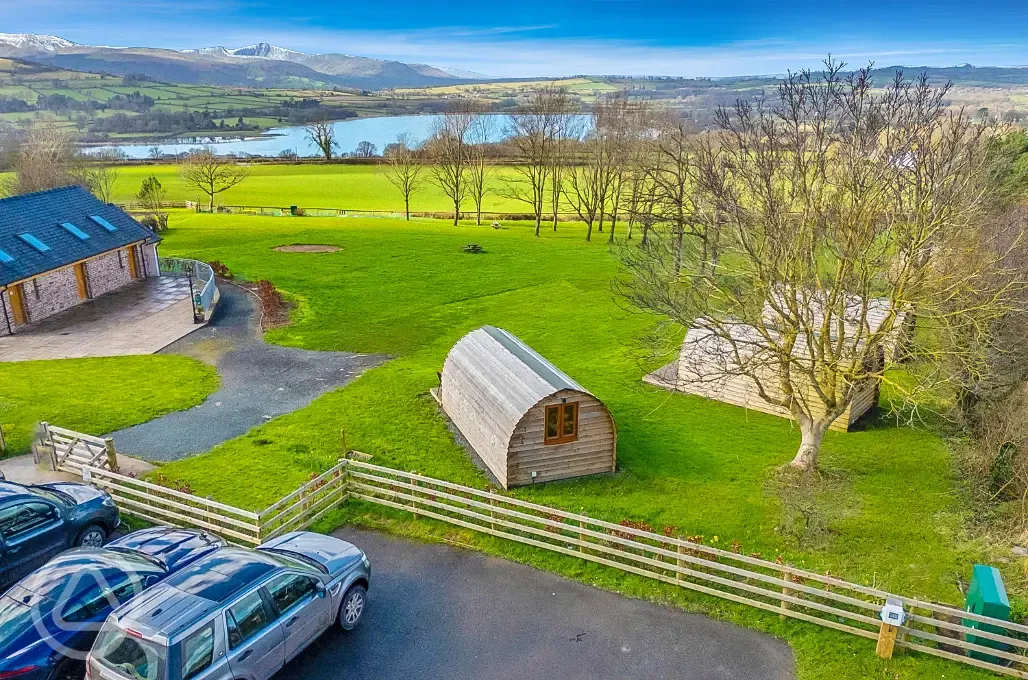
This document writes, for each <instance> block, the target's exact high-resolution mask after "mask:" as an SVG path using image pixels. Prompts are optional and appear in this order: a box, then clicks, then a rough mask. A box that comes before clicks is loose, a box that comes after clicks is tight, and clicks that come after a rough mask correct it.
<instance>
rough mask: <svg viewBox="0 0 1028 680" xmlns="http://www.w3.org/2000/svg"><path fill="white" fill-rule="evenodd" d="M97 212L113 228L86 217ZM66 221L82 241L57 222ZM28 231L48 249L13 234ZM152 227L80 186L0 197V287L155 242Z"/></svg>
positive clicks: (155, 236)
mask: <svg viewBox="0 0 1028 680" xmlns="http://www.w3.org/2000/svg"><path fill="white" fill-rule="evenodd" d="M90 215H97V216H99V217H101V218H103V219H104V220H106V221H107V222H108V223H110V224H111V225H113V226H114V227H116V231H113V232H110V231H108V230H107V229H105V228H104V227H102V226H101V225H99V224H97V223H96V222H94V221H93V220H91V219H90ZM62 222H70V223H71V224H74V225H75V226H76V227H78V228H79V229H80V230H82V231H83V232H85V233H86V234H88V235H89V238H88V239H85V240H82V239H80V238H78V237H77V236H75V235H73V234H72V233H71V232H69V231H68V230H67V229H65V228H64V227H62V226H61V223H62ZM24 233H29V234H32V235H33V236H35V237H36V238H37V239H39V240H40V241H42V242H43V243H45V244H46V245H47V246H49V247H50V250H48V251H47V252H42V253H41V252H39V251H38V250H37V249H36V248H34V247H32V246H31V245H29V244H28V243H26V242H25V241H24V240H23V239H22V238H20V236H19V234H24ZM157 240H159V237H158V236H157V235H156V234H154V232H153V231H151V230H150V229H148V228H147V227H144V226H143V225H141V224H140V223H139V222H136V221H135V220H134V219H132V218H131V217H130V216H129V215H128V214H127V213H126V212H125V211H124V210H122V209H121V208H118V207H117V206H114V205H111V204H109V203H104V202H102V201H101V200H100V199H98V198H96V197H95V196H93V194H91V193H89V192H88V191H87V190H86V189H83V188H82V187H77V186H72V187H61V188H59V189H50V190H49V191H39V192H36V193H33V194H24V195H21V196H14V197H12V198H5V199H0V251H3V252H4V253H6V254H7V255H8V256H10V257H11V258H13V259H12V260H11V261H10V262H6V261H4V260H5V259H6V258H5V257H4V256H3V255H2V254H0V286H5V285H7V284H9V283H14V282H15V281H21V280H23V279H28V278H32V277H33V276H37V275H39V274H43V273H45V272H48V271H51V270H53V269H58V268H60V267H64V266H66V265H69V264H72V263H74V262H78V261H80V260H85V259H88V258H91V257H95V256H97V255H102V254H103V253H106V252H108V251H111V250H116V249H118V248H123V247H125V246H128V245H131V244H133V243H138V242H140V241H157Z"/></svg>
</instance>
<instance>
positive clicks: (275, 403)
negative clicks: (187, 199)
mask: <svg viewBox="0 0 1028 680" xmlns="http://www.w3.org/2000/svg"><path fill="white" fill-rule="evenodd" d="M219 288H220V289H221V301H220V302H219V303H218V307H217V309H216V310H215V313H214V318H213V319H212V320H211V323H210V324H208V325H207V326H205V327H204V328H201V329H200V330H197V331H196V332H194V333H191V334H190V335H187V336H186V337H184V338H182V339H181V340H178V341H176V342H174V343H172V344H171V345H169V346H168V347H165V348H164V349H163V350H161V353H162V354H184V355H186V356H191V357H193V358H196V359H200V360H201V361H206V362H207V363H211V364H214V365H215V366H216V367H217V369H218V375H219V376H220V377H221V385H220V387H219V388H218V390H217V391H216V392H215V393H214V394H212V395H210V396H209V397H208V398H207V400H206V401H204V403H203V404H200V405H199V406H196V407H194V408H191V409H187V410H185V411H176V412H174V413H169V414H167V415H165V416H161V417H160V418H155V419H154V420H151V421H149V422H146V423H142V424H140V425H136V426H134V427H130V428H126V429H124V430H119V431H117V432H114V433H113V434H111V435H110V436H112V437H114V441H115V442H116V444H117V447H118V451H119V452H121V453H124V454H125V455H128V456H133V457H136V458H142V459H143V460H151V461H168V460H178V459H179V458H185V457H186V456H189V455H192V454H195V453H200V452H203V451H207V450H209V449H211V448H213V447H214V446H217V445H218V444H220V443H222V442H225V441H228V440H229V439H233V438H235V437H238V436H240V435H242V434H245V433H246V432H248V431H249V430H250V429H252V428H254V427H256V426H257V425H260V424H261V423H264V422H266V421H268V420H270V419H271V418H273V417H275V416H280V415H283V414H285V413H290V412H292V411H295V410H297V409H299V408H303V407H304V406H306V405H307V404H309V403H310V402H311V401H313V400H314V399H315V398H317V397H319V396H321V395H322V394H324V393H325V392H328V391H329V390H333V389H336V388H338V387H341V386H343V385H345V384H346V383H348V382H350V381H351V380H353V379H355V378H356V377H358V376H359V375H360V374H361V373H362V372H364V371H365V370H367V369H368V368H371V367H373V366H377V365H379V364H380V363H382V362H383V361H384V360H385V359H386V357H383V356H377V355H371V354H353V353H350V352H315V351H310V350H305V349H297V348H295V347H282V346H279V345H269V344H267V343H266V342H264V339H263V338H262V337H261V332H260V325H259V317H258V311H257V305H256V303H255V301H254V299H253V296H251V295H250V294H249V293H247V292H246V291H244V290H242V289H240V288H238V287H236V286H233V285H231V284H224V283H219ZM156 378H157V376H155V379H156Z"/></svg>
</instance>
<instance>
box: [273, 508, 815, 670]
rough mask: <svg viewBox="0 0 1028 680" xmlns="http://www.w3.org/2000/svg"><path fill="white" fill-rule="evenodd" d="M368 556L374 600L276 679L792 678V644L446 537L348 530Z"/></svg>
mask: <svg viewBox="0 0 1028 680" xmlns="http://www.w3.org/2000/svg"><path fill="white" fill-rule="evenodd" d="M336 535H337V536H339V537H340V538H343V539H346V540H348V541H351V542H353V543H355V544H356V545H358V546H360V547H361V548H363V549H364V550H365V552H367V554H368V556H369V558H370V559H371V567H372V576H371V590H370V592H369V609H368V611H367V614H366V615H365V619H364V621H363V623H362V624H361V626H360V627H359V628H358V629H357V630H356V631H354V632H352V633H342V632H341V631H339V630H338V629H333V630H331V631H329V632H328V633H326V634H325V635H324V636H322V638H321V639H319V640H317V641H316V642H314V644H312V645H311V646H310V647H309V648H308V649H307V650H306V651H305V652H304V653H303V654H302V655H301V656H300V657H299V658H298V659H296V660H294V661H293V662H292V663H290V664H289V665H288V666H286V667H285V668H284V669H283V670H282V671H280V672H279V673H278V675H276V676H275V680H343V679H346V680H351V679H352V680H443V679H447V680H451V679H465V678H466V679H468V680H635V679H639V680H642V679H646V680H665V679H666V680H671V679H673V678H674V679H679V678H681V679H688V680H788V679H792V678H794V677H795V675H794V671H793V660H792V652H791V650H790V649H789V647H788V645H786V644H785V643H784V642H782V641H780V640H777V639H775V638H773V637H771V636H768V635H765V634H763V633H759V632H757V631H753V630H748V629H746V628H741V627H739V626H735V625H732V624H729V623H724V622H721V621H715V620H713V619H709V618H707V617H705V616H701V615H697V614H688V613H685V612H682V611H678V610H675V609H670V608H667V607H662V606H659V605H656V604H651V603H649V602H645V601H643V600H633V599H630V598H626V597H623V596H621V595H617V594H615V593H610V592H606V591H603V590H598V589H596V588H592V587H590V586H586V585H581V584H579V583H575V582H573V581H568V580H565V579H563V578H561V577H559V576H556V575H554V574H551V573H548V572H543V571H539V570H536V569H533V568H531V567H526V566H523V565H520V564H515V563H512V562H507V561H505V560H501V559H497V558H492V557H488V556H485V555H482V554H479V553H475V552H471V551H466V550H461V549H457V548H453V547H450V546H447V545H438V544H424V543H417V542H413V541H407V540H403V539H399V538H393V537H390V536H387V535H384V534H379V533H374V532H367V531H359V530H354V529H347V528H344V529H341V530H340V531H338V532H336Z"/></svg>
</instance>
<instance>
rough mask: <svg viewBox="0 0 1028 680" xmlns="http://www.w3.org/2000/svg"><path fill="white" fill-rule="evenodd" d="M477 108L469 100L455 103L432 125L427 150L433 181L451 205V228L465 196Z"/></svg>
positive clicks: (457, 218)
mask: <svg viewBox="0 0 1028 680" xmlns="http://www.w3.org/2000/svg"><path fill="white" fill-rule="evenodd" d="M479 115H480V114H479V112H478V106H477V105H476V104H475V103H474V102H473V101H471V100H467V99H462V100H459V101H458V102H456V103H455V104H454V105H453V106H452V107H451V108H450V110H449V111H447V112H446V113H444V114H443V116H442V119H441V120H440V121H439V123H438V124H437V125H436V126H435V130H434V131H433V133H432V137H431V139H430V140H429V142H428V144H427V147H428V149H429V151H430V153H431V156H432V161H433V163H432V179H433V181H434V182H435V183H436V184H437V185H438V186H439V188H440V189H442V190H443V193H444V194H446V196H447V198H449V199H450V201H452V202H453V225H454V226H457V223H458V221H459V220H460V208H461V203H463V202H464V199H465V198H467V195H468V190H469V187H468V177H467V175H468V165H469V164H470V161H471V159H470V153H471V149H470V146H471V138H472V133H473V130H474V127H475V121H476V120H477V119H478V117H479Z"/></svg>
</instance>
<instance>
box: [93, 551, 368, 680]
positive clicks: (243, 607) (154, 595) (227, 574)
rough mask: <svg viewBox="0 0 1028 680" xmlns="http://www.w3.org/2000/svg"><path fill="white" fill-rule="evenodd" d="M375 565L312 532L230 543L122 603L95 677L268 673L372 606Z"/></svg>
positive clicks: (98, 655) (254, 677) (251, 678)
mask: <svg viewBox="0 0 1028 680" xmlns="http://www.w3.org/2000/svg"><path fill="white" fill-rule="evenodd" d="M370 580H371V565H370V564H369V562H368V558H367V556H366V555H365V554H364V553H363V552H362V551H361V550H360V549H359V548H357V547H355V546H353V545H351V544H350V543H347V542H346V541H341V540H339V539H337V538H332V537H331V536H323V535H321V534H314V533H310V532H296V533H292V534H286V535H284V536H282V537H280V538H277V539H275V540H272V541H271V542H270V543H267V544H265V545H263V546H261V547H260V548H257V549H256V550H243V549H236V548H225V549H224V550H220V551H218V552H217V553H215V554H214V555H211V556H210V557H207V558H205V559H203V560H201V561H199V562H197V563H196V564H194V565H193V566H192V567H190V568H189V569H186V570H183V571H181V572H179V573H178V574H175V575H174V576H172V577H170V578H168V579H167V580H166V581H164V582H163V583H161V584H160V585H158V586H156V587H155V588H152V589H151V590H149V591H147V592H145V593H143V594H142V595H140V596H138V597H136V598H134V599H133V600H131V601H130V602H129V603H128V604H126V605H123V606H121V607H119V608H118V609H116V610H115V611H114V613H112V614H111V616H110V617H109V618H108V619H107V623H105V624H104V628H103V630H102V631H101V632H100V635H99V637H97V640H96V643H95V644H94V645H93V649H92V650H91V651H90V653H89V658H88V660H87V661H86V677H87V679H88V680H125V679H130V680H233V679H236V678H246V679H247V680H266V679H267V678H270V677H271V676H272V674H274V673H275V672H276V671H278V670H279V669H280V668H282V667H283V666H284V665H285V664H286V663H287V662H288V661H289V660H290V659H292V658H294V657H296V656H297V655H298V654H299V653H300V652H302V651H303V650H304V648H306V647H307V645H309V644H310V643H311V642H313V641H314V640H315V639H317V637H318V636H320V635H321V634H322V633H323V632H325V631H326V630H327V629H329V628H331V627H332V625H333V624H337V625H339V626H340V627H341V628H342V629H343V630H353V629H354V628H356V627H357V625H358V624H360V622H361V620H362V619H363V616H364V612H365V610H366V609H367V592H368V584H369V583H370Z"/></svg>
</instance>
